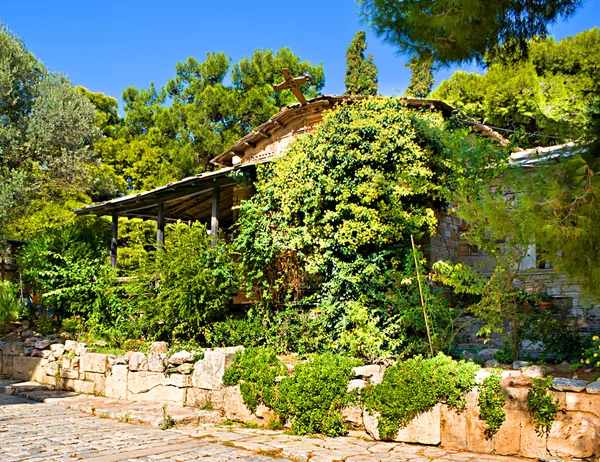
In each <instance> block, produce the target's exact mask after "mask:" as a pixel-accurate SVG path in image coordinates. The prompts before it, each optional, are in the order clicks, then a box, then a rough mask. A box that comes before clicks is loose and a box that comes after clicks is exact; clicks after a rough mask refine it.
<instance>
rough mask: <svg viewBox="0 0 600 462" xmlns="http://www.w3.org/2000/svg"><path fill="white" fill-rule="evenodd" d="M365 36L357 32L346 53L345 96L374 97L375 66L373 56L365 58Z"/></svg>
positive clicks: (375, 86)
mask: <svg viewBox="0 0 600 462" xmlns="http://www.w3.org/2000/svg"><path fill="white" fill-rule="evenodd" d="M366 38H367V34H366V33H365V31H364V30H361V31H358V32H357V33H356V35H355V36H354V38H353V39H352V43H350V46H349V47H348V50H347V51H346V77H345V78H344V83H345V84H346V94H347V95H376V94H377V66H376V65H375V63H374V62H373V56H372V55H369V56H367V57H365V50H366V49H367V42H366Z"/></svg>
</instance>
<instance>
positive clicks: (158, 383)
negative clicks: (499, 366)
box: [0, 338, 600, 459]
mask: <svg viewBox="0 0 600 462" xmlns="http://www.w3.org/2000/svg"><path fill="white" fill-rule="evenodd" d="M167 347H168V345H167V344H166V343H164V342H157V343H154V344H153V345H152V349H151V351H150V352H149V353H148V354H142V353H133V352H129V353H127V355H124V356H114V355H107V354H99V353H94V352H92V351H90V349H89V348H87V347H86V346H85V345H84V344H81V343H78V342H73V341H69V340H67V341H66V342H64V344H63V343H58V342H57V343H51V341H49V340H47V339H39V338H33V339H26V340H25V341H24V342H10V343H4V344H2V345H1V347H0V365H1V368H0V374H1V375H4V376H8V377H11V378H13V379H20V380H34V381H36V382H39V383H42V384H47V385H50V386H53V387H56V388H61V389H65V390H73V391H75V392H79V393H87V394H95V395H101V396H106V397H109V398H114V399H117V400H129V401H152V402H160V403H165V404H177V405H181V406H191V407H202V408H208V409H212V410H215V411H219V412H220V413H221V417H222V419H230V420H234V421H239V422H257V423H259V424H260V425H266V424H267V423H268V421H269V420H270V418H271V417H272V416H273V413H272V411H271V410H270V409H268V408H266V407H264V406H258V408H257V410H256V412H255V413H252V412H251V411H250V409H248V407H247V406H246V405H245V404H244V402H243V399H242V397H241V394H240V391H239V386H235V387H225V386H224V384H223V381H222V376H223V373H224V371H225V370H226V369H227V367H228V366H229V365H230V364H231V361H232V359H233V356H234V354H235V352H236V351H238V350H240V349H243V347H232V348H218V349H209V350H204V351H203V352H201V353H200V354H198V353H193V352H191V353H190V352H178V353H175V354H173V355H170V356H169V354H168V353H167V351H168V350H167ZM536 368H537V369H536ZM354 372H355V376H356V377H355V379H354V380H352V381H351V382H350V384H349V389H354V388H362V387H365V386H368V385H369V384H370V385H374V384H377V383H379V382H380V381H381V380H382V378H383V374H384V372H385V368H384V367H383V366H376V365H369V366H363V367H359V368H355V370H354ZM502 373H503V382H502V385H503V387H504V392H505V394H506V396H507V398H508V399H507V402H506V405H505V411H506V414H507V418H506V422H505V423H504V424H503V425H502V427H501V428H500V431H499V432H498V433H497V434H496V435H495V437H494V438H493V439H491V440H490V439H486V437H485V435H484V430H485V428H486V427H485V422H483V421H482V420H480V419H479V408H478V392H477V389H475V390H473V391H472V392H470V393H469V394H468V395H467V407H466V409H465V410H464V411H462V412H456V411H455V410H453V409H450V408H449V407H448V406H446V405H445V404H438V405H436V406H434V407H433V408H432V409H430V410H428V411H427V412H424V413H422V414H420V415H419V416H417V417H416V418H415V419H414V420H413V421H412V422H411V423H410V424H409V425H408V426H406V427H405V428H402V429H401V430H400V431H399V432H398V434H397V436H396V438H395V441H400V442H408V443H421V444H429V445H441V446H443V447H445V448H449V449H456V450H468V451H475V452H482V453H489V454H492V453H493V454H501V455H519V456H524V457H531V458H547V457H561V458H567V459H569V458H574V457H575V458H595V457H598V456H600V446H599V441H600V382H593V383H590V384H588V383H587V382H582V381H574V380H568V379H555V381H554V385H553V388H554V391H553V393H554V395H555V396H556V397H557V398H558V399H559V401H560V403H561V406H562V407H563V409H564V412H563V413H560V414H559V415H558V416H557V418H556V421H555V423H554V425H553V426H552V429H551V431H550V433H549V435H547V436H540V435H538V434H537V433H536V431H535V428H534V426H533V424H532V422H531V418H530V415H529V412H528V411H527V391H528V389H529V384H530V377H533V376H536V374H539V373H540V371H539V367H538V366H533V367H531V368H523V369H515V370H504V371H503V372H502ZM486 374H489V371H487V370H481V371H480V373H479V374H478V380H479V381H481V380H483V377H485V376H486ZM342 415H343V418H344V420H345V421H346V423H347V424H348V426H349V428H351V429H353V430H362V431H366V433H368V434H369V435H370V436H371V437H372V438H374V439H379V432H378V422H377V418H376V416H373V415H370V414H369V413H368V412H367V411H366V410H363V409H361V408H360V407H357V406H353V407H349V408H346V409H344V410H343V412H342Z"/></svg>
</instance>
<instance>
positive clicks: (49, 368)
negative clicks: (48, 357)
mask: <svg viewBox="0 0 600 462" xmlns="http://www.w3.org/2000/svg"><path fill="white" fill-rule="evenodd" d="M59 373H60V366H59V364H58V362H53V363H49V364H47V365H46V375H51V376H53V377H56V376H58V374H59Z"/></svg>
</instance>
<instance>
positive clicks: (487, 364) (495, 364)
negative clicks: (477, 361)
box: [483, 359, 500, 369]
mask: <svg viewBox="0 0 600 462" xmlns="http://www.w3.org/2000/svg"><path fill="white" fill-rule="evenodd" d="M483 367H485V368H487V369H492V368H494V367H500V363H499V362H498V360H497V359H488V360H487V361H486V362H485V363H484V364H483Z"/></svg>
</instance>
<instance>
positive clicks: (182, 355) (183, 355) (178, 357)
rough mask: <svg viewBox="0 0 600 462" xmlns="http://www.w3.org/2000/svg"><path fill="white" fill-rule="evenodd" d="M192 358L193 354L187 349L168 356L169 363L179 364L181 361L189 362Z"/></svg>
mask: <svg viewBox="0 0 600 462" xmlns="http://www.w3.org/2000/svg"><path fill="white" fill-rule="evenodd" d="M193 360H194V354H193V353H190V352H189V351H185V350H183V351H178V352H177V353H175V354H174V355H173V356H171V357H170V358H169V364H174V365H176V366H179V365H180V364H183V363H191V362H192V361H193Z"/></svg>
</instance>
